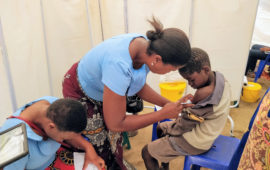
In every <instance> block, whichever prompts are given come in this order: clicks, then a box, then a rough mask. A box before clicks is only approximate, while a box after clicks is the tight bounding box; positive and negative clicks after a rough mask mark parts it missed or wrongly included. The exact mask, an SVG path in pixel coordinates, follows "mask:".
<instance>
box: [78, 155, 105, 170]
mask: <svg viewBox="0 0 270 170" xmlns="http://www.w3.org/2000/svg"><path fill="white" fill-rule="evenodd" d="M90 163H92V164H94V165H95V166H96V167H97V168H98V170H105V162H104V160H103V159H102V158H101V157H99V156H98V155H97V154H96V153H91V152H86V153H85V157H84V164H83V170H85V169H86V168H87V167H88V165H89V164H90Z"/></svg>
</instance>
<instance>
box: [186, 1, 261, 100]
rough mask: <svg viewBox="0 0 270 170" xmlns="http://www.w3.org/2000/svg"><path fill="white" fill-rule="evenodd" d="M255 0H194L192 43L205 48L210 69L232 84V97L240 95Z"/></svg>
mask: <svg viewBox="0 0 270 170" xmlns="http://www.w3.org/2000/svg"><path fill="white" fill-rule="evenodd" d="M257 5H258V1H257V0H249V1H248V0H219V1H218V3H217V1H216V0H204V1H199V0H195V3H194V12H193V17H192V23H191V25H192V27H191V34H190V35H191V37H190V39H191V45H192V46H194V47H200V48H202V49H204V50H205V51H207V53H208V55H209V57H210V60H211V65H212V70H217V71H220V72H222V73H223V74H224V75H225V77H226V79H227V80H228V81H229V82H230V84H231V89H232V99H233V100H238V99H239V98H240V94H241V89H242V82H243V76H244V72H245V68H246V63H247V58H248V53H249V47H250V42H251V39H252V32H253V27H254V21H255V17H256V11H257Z"/></svg>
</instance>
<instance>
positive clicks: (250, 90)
mask: <svg viewBox="0 0 270 170" xmlns="http://www.w3.org/2000/svg"><path fill="white" fill-rule="evenodd" d="M261 89H262V86H261V85H260V84H258V83H254V82H248V85H247V86H243V91H242V95H241V99H242V100H243V101H245V102H249V103H254V102H256V101H258V100H259V98H260V91H261Z"/></svg>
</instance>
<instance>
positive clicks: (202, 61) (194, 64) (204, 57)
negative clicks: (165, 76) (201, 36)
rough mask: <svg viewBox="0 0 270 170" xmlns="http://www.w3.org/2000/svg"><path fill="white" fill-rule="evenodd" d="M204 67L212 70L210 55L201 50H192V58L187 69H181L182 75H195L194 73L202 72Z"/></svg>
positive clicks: (186, 66)
mask: <svg viewBox="0 0 270 170" xmlns="http://www.w3.org/2000/svg"><path fill="white" fill-rule="evenodd" d="M203 66H209V67H210V68H211V64H210V60H209V56H208V54H207V53H206V52H205V51H204V50H202V49H200V48H195V47H194V48H191V58H190V59H189V61H188V63H187V64H186V65H185V67H183V68H180V69H179V70H178V71H179V73H180V74H193V73H194V72H198V73H199V72H201V70H202V68H203Z"/></svg>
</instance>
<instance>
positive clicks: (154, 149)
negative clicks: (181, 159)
mask: <svg viewBox="0 0 270 170" xmlns="http://www.w3.org/2000/svg"><path fill="white" fill-rule="evenodd" d="M170 138H171V137H169V136H165V137H162V138H159V139H157V140H155V141H153V142H151V143H149V144H148V148H147V149H148V152H149V153H150V155H151V156H152V157H154V158H155V159H157V160H159V161H161V162H164V163H167V162H169V161H171V160H172V159H175V158H176V157H178V156H185V155H188V153H186V152H185V151H184V150H182V149H181V148H180V147H177V150H176V149H175V148H174V147H173V146H172V144H171V140H170Z"/></svg>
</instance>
